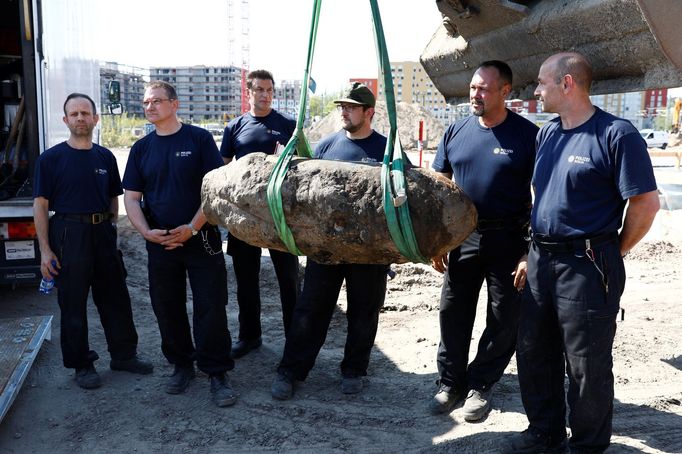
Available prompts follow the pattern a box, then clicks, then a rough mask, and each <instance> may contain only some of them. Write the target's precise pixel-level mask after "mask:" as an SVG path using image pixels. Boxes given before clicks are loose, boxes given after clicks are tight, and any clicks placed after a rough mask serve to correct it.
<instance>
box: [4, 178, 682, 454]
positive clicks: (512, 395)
mask: <svg viewBox="0 0 682 454" xmlns="http://www.w3.org/2000/svg"><path fill="white" fill-rule="evenodd" d="M678 175H679V174H678ZM681 223H682V210H677V211H673V212H670V211H661V212H660V213H659V215H658V217H657V220H656V224H655V225H654V228H653V229H652V231H651V232H650V234H649V235H648V236H647V238H646V240H645V242H643V243H642V244H640V245H639V246H638V247H637V248H636V249H635V250H634V251H633V252H632V253H631V254H630V255H629V256H628V257H627V259H626V268H627V273H628V282H627V286H626V290H625V294H624V296H623V298H622V307H623V309H624V316H625V317H624V320H623V321H619V322H618V332H617V336H616V341H615V347H614V362H615V370H614V372H615V377H616V400H615V410H614V412H615V416H614V434H613V438H612V443H613V445H612V447H611V448H610V449H609V452H613V453H619V452H626V453H628V452H629V453H634V452H647V453H680V452H682V430H681V429H680V428H681V427H682V356H681V355H682V352H681V345H682V342H681V341H682V304H680V295H682V279H681V278H682V230H680V228H679V225H680V224H681ZM119 230H120V246H121V249H122V250H123V252H124V256H125V261H126V265H127V267H128V271H129V278H128V286H129V289H130V293H131V296H132V300H133V309H134V315H135V321H136V324H137V328H138V332H139V335H140V345H139V350H140V353H141V354H142V355H144V356H146V357H147V358H149V359H151V360H152V361H153V363H154V366H155V371H154V374H153V375H151V376H135V375H131V374H127V373H123V372H113V371H110V370H109V368H108V361H109V357H108V354H107V352H106V344H105V342H104V336H103V332H102V329H101V326H100V324H99V319H98V316H97V313H96V310H95V309H94V306H93V305H90V310H89V314H88V315H89V320H90V322H91V324H90V341H91V346H92V347H93V348H94V349H95V350H97V351H98V352H99V354H100V356H101V357H102V358H101V359H100V361H98V363H97V364H96V365H97V367H98V370H99V371H100V374H101V376H102V379H103V382H104V386H103V387H102V388H100V389H98V390H93V391H84V390H82V389H80V388H78V387H77V386H76V384H75V382H74V380H73V372H72V371H71V370H67V369H64V368H63V367H62V364H61V353H60V348H59V330H58V326H59V314H58V310H57V305H56V295H50V296H43V295H39V294H38V292H37V291H36V290H35V289H33V288H19V289H16V290H10V289H6V288H0V301H1V302H2V303H1V304H0V317H2V318H10V317H22V316H28V315H42V314H51V315H54V317H55V319H54V327H55V328H54V329H53V337H52V340H51V341H46V342H45V343H44V345H43V347H42V349H41V351H40V353H39V355H38V357H37V360H36V362H35V363H34V365H33V367H32V369H31V371H30V373H29V375H28V377H27V379H26V382H25V384H24V386H23V388H22V390H21V392H20V394H19V396H18V397H17V400H16V401H15V403H14V405H13V407H12V408H11V410H10V411H9V413H8V414H7V416H6V417H5V419H4V420H3V422H2V424H1V425H0V453H3V454H4V453H43V452H58V453H62V452H64V453H72V452H122V453H128V452H141V453H147V452H149V453H152V452H168V453H181V452H182V453H184V452H188V453H189V452H192V453H209V452H301V453H313V452H315V453H317V452H456V453H481V452H496V451H497V447H498V446H499V444H500V442H501V441H502V439H503V437H505V436H507V435H509V434H511V433H513V432H516V431H520V430H523V429H524V428H525V427H526V424H527V421H526V418H525V416H524V413H523V407H522V405H521V400H520V396H519V387H518V381H517V377H516V364H515V360H514V359H512V362H511V363H510V365H509V366H508V368H507V370H506V372H505V375H504V376H503V377H502V379H501V380H500V382H499V384H498V386H497V388H496V389H497V393H496V395H495V400H494V409H493V410H492V412H491V413H490V414H489V415H488V416H487V418H485V419H484V420H483V421H481V422H479V423H475V424H472V423H467V422H465V421H464V420H463V418H462V415H461V408H457V409H455V410H454V411H453V412H452V413H451V414H450V415H444V416H440V417H434V416H431V415H430V414H429V413H428V410H427V405H428V401H429V399H430V398H431V396H432V394H433V393H434V392H435V390H436V385H435V381H436V378H437V376H436V366H435V356H436V349H437V344H438V318H437V317H438V297H439V293H440V285H441V279H442V278H441V276H440V275H439V274H437V273H436V272H435V271H433V270H431V269H430V268H428V267H426V266H423V265H412V264H408V265H403V266H397V267H395V266H394V269H395V270H396V271H397V275H396V277H395V279H393V280H392V281H389V285H388V294H387V298H386V304H385V307H384V310H383V313H382V314H381V317H380V327H379V333H378V336H377V341H376V347H375V349H374V351H373V353H372V359H371V363H370V368H369V375H368V377H366V379H365V382H364V383H365V390H364V391H363V393H362V394H360V395H355V396H346V395H343V394H341V392H340V389H339V385H340V374H339V368H338V367H339V362H340V360H341V357H342V354H343V343H344V339H345V326H346V324H345V319H344V314H343V310H344V306H345V303H344V302H345V295H344V294H342V295H341V297H340V299H339V309H340V310H338V311H337V312H336V314H335V317H334V319H333V321H332V326H331V329H330V332H329V335H328V337H327V342H326V344H325V346H324V348H323V350H322V352H321V354H320V356H319V358H318V360H317V364H316V366H315V368H314V369H313V371H312V372H311V374H310V376H309V378H308V380H307V381H306V382H305V384H304V385H303V386H301V387H300V388H299V389H298V391H297V393H296V395H295V396H294V399H293V400H291V401H287V402H279V401H275V400H273V399H272V398H271V396H270V383H271V381H272V378H273V376H274V373H275V369H276V366H277V363H278V361H279V359H280V355H281V350H282V346H283V330H282V326H281V311H280V308H279V301H278V292H277V285H276V280H275V277H274V272H273V269H272V266H271V262H270V260H269V258H268V257H264V258H263V261H262V264H263V267H262V273H261V282H262V283H263V289H262V297H263V327H264V345H263V347H262V348H261V349H260V350H258V351H256V352H254V353H252V354H250V355H248V356H246V357H244V358H242V359H239V360H237V364H236V367H235V369H234V371H232V372H231V373H230V378H231V380H232V384H233V386H234V388H235V389H236V390H237V391H238V392H239V394H240V397H239V400H238V402H237V404H236V405H235V406H234V407H231V408H222V409H221V408H217V407H214V406H213V405H212V404H211V402H210V399H209V391H208V382H207V379H206V377H205V376H202V375H200V376H199V377H198V378H197V379H196V380H195V381H194V382H193V383H192V385H191V386H190V388H189V390H188V391H187V392H186V393H185V394H182V395H179V396H171V395H168V394H165V393H164V392H163V384H164V382H165V380H166V377H167V375H168V374H169V373H170V372H171V367H170V366H169V365H168V364H167V363H166V361H165V359H164V358H163V356H162V355H161V352H160V337H159V334H158V329H157V325H156V320H155V318H154V315H153V313H152V311H151V307H150V303H149V296H148V285H147V273H146V252H145V250H144V246H143V242H142V240H141V239H140V236H139V235H138V234H137V233H136V232H135V231H134V229H132V228H131V227H130V225H129V224H128V223H127V220H124V221H122V225H121V227H120V229H119ZM226 260H227V264H228V277H229V290H230V303H229V306H228V308H227V311H228V317H229V327H230V329H231V330H232V331H233V332H232V334H233V336H235V335H236V329H237V321H236V299H235V287H234V273H233V269H232V264H231V261H230V259H229V257H228V258H226ZM485 299H486V294H485V289H483V290H482V292H481V298H480V302H479V311H478V316H477V322H476V326H475V329H474V335H473V337H474V341H473V342H472V351H473V350H474V349H475V347H476V342H477V340H478V337H479V335H480V332H481V330H482V323H483V320H484V318H485V310H484V307H485V304H484V302H485Z"/></svg>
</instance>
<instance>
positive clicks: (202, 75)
mask: <svg viewBox="0 0 682 454" xmlns="http://www.w3.org/2000/svg"><path fill="white" fill-rule="evenodd" d="M150 77H151V79H152V80H163V81H165V82H168V83H170V84H172V85H173V86H174V87H175V90H176V91H177V93H178V100H179V101H180V107H179V109H178V116H179V117H180V118H181V119H182V121H185V122H188V123H206V122H216V121H218V122H225V121H228V120H230V119H232V118H235V117H238V116H239V115H241V69H240V68H238V67H236V66H203V65H198V66H173V67H168V66H165V67H152V68H151V69H150Z"/></svg>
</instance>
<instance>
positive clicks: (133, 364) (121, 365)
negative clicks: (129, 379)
mask: <svg viewBox="0 0 682 454" xmlns="http://www.w3.org/2000/svg"><path fill="white" fill-rule="evenodd" d="M109 367H111V370H122V371H125V372H130V373H131V374H140V375H149V374H151V373H152V372H154V366H153V365H152V363H150V362H149V361H145V360H143V359H141V358H140V357H139V356H137V355H135V356H133V357H132V358H130V359H112V360H111V362H110V363H109Z"/></svg>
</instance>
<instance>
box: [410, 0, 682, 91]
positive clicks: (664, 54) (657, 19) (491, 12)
mask: <svg viewBox="0 0 682 454" xmlns="http://www.w3.org/2000/svg"><path fill="white" fill-rule="evenodd" d="M436 5H437V7H438V9H439V10H440V12H441V14H442V15H443V25H442V26H441V27H439V28H438V29H437V30H436V32H435V34H434V35H433V38H432V39H431V41H430V42H429V44H428V45H427V47H426V49H425V50H424V52H423V54H422V56H421V62H422V65H423V66H424V69H425V70H426V72H427V73H428V75H429V76H430V78H431V80H432V81H433V83H434V85H435V86H436V88H438V90H439V91H440V92H441V93H442V94H443V96H444V97H445V99H446V100H447V101H448V102H450V103H455V104H456V103H459V102H462V101H466V100H468V87H469V81H470V80H471V76H472V75H473V71H474V70H475V69H476V67H477V65H478V64H479V63H480V62H483V61H485V60H492V59H498V60H504V61H505V62H507V63H508V64H509V65H510V66H511V68H512V70H513V72H514V86H513V93H512V95H511V97H512V98H521V99H530V98H532V97H533V90H534V88H535V85H536V78H537V71H538V69H539V67H540V65H541V64H542V62H543V61H544V60H545V59H546V58H547V57H549V56H550V55H552V54H554V53H556V52H560V51H566V50H574V51H578V52H581V53H583V54H584V55H586V56H587V58H588V59H589V60H590V62H591V63H592V65H593V69H594V76H595V78H594V83H593V86H592V94H603V93H622V92H627V91H636V90H645V89H649V88H663V87H677V86H682V44H681V41H680V33H679V18H680V17H682V1H680V0H572V1H565V0H535V1H532V0H531V1H508V0H436Z"/></svg>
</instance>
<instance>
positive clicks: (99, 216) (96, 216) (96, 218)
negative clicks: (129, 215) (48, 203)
mask: <svg viewBox="0 0 682 454" xmlns="http://www.w3.org/2000/svg"><path fill="white" fill-rule="evenodd" d="M54 216H55V217H57V218H59V219H64V220H65V221H72V222H81V223H83V224H101V223H102V222H104V221H110V220H111V219H113V218H114V215H113V213H110V212H106V213H90V214H62V213H55V214H54Z"/></svg>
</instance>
